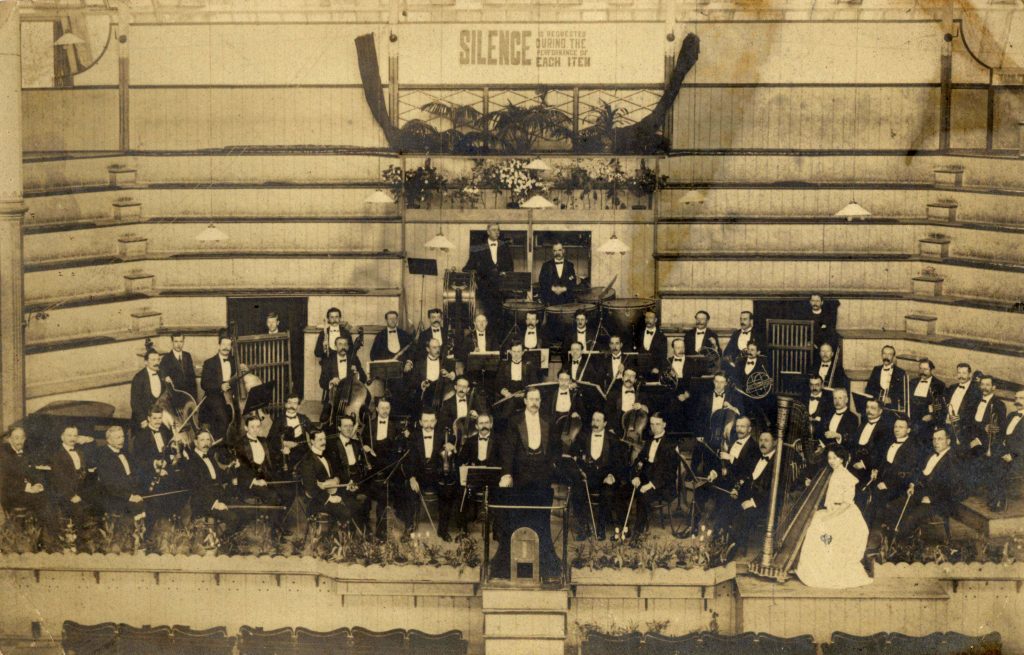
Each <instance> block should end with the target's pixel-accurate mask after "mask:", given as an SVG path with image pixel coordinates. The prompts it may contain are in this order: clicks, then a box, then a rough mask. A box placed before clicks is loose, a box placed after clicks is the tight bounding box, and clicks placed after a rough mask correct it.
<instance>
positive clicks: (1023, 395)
mask: <svg viewBox="0 0 1024 655" xmlns="http://www.w3.org/2000/svg"><path fill="white" fill-rule="evenodd" d="M1013 408H1014V411H1012V412H1010V413H1009V414H1008V415H1007V416H1006V420H1005V421H1004V422H1003V425H1002V428H1001V430H1000V431H999V436H998V437H996V439H995V441H994V442H993V443H992V457H990V458H989V471H988V475H987V476H986V477H985V478H984V486H985V487H986V492H987V493H986V495H987V498H988V508H989V509H991V510H992V511H994V512H1002V511H1004V510H1005V509H1006V491H1007V489H1006V487H1007V484H1009V481H1010V476H1011V475H1012V474H1013V473H1014V471H1016V470H1017V468H1018V467H1019V466H1020V464H1019V462H1018V459H1019V458H1020V456H1021V454H1022V452H1024V390H1020V391H1018V392H1017V393H1016V394H1014V396H1013Z"/></svg>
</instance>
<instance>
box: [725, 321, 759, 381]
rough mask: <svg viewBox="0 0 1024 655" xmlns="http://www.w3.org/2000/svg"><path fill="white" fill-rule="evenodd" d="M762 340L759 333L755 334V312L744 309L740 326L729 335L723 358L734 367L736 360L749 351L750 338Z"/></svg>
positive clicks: (728, 364) (729, 365)
mask: <svg viewBox="0 0 1024 655" xmlns="http://www.w3.org/2000/svg"><path fill="white" fill-rule="evenodd" d="M751 339H753V340H754V341H760V339H759V338H758V336H757V335H755V334H754V314H753V313H751V312H749V311H747V310H743V311H742V312H740V326H739V328H737V329H735V330H733V331H732V334H731V335H730V336H729V343H728V344H727V345H726V346H725V350H724V351H722V359H724V360H725V365H726V366H727V367H730V368H731V367H732V366H733V365H734V364H735V362H737V361H739V360H740V359H741V358H742V357H743V356H744V355H745V354H746V353H747V344H748V343H750V340H751Z"/></svg>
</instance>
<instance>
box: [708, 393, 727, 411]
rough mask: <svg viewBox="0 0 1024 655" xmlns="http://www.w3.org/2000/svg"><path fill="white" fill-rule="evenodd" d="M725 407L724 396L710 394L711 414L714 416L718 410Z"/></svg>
mask: <svg viewBox="0 0 1024 655" xmlns="http://www.w3.org/2000/svg"><path fill="white" fill-rule="evenodd" d="M723 407H725V394H724V393H723V394H717V393H712V394H711V413H712V414H714V413H715V412H717V411H718V410H720V409H722V408H723Z"/></svg>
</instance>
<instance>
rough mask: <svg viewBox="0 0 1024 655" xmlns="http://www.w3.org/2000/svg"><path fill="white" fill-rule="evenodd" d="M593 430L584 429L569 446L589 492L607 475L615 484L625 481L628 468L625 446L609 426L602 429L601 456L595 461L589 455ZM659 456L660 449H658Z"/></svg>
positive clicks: (627, 453) (627, 455) (594, 489)
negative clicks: (611, 477) (613, 479)
mask: <svg viewBox="0 0 1024 655" xmlns="http://www.w3.org/2000/svg"><path fill="white" fill-rule="evenodd" d="M592 432H593V430H591V429H589V428H588V429H586V430H584V431H583V432H580V434H579V435H578V436H577V437H576V440H575V441H573V442H572V445H571V446H569V455H571V456H572V457H575V458H576V462H577V464H578V465H579V467H580V470H582V471H583V472H584V473H586V475H587V484H589V485H590V491H591V492H592V493H593V492H595V491H597V489H598V487H597V486H596V485H601V484H603V482H602V481H603V480H604V478H605V477H607V476H608V475H613V476H615V482H616V484H619V483H622V482H623V481H624V480H625V477H626V473H627V472H628V468H629V452H627V450H626V446H625V444H623V443H622V442H621V441H619V437H618V435H617V434H616V432H614V431H613V430H611V428H610V427H609V426H605V429H604V439H603V441H604V443H603V444H602V445H601V454H600V456H599V457H598V458H597V459H594V458H593V457H591V454H590V437H591V433H592ZM658 450H659V456H660V450H661V447H659V448H658Z"/></svg>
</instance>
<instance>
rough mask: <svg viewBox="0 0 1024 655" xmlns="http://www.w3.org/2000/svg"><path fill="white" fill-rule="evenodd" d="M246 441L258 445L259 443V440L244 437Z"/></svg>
mask: <svg viewBox="0 0 1024 655" xmlns="http://www.w3.org/2000/svg"><path fill="white" fill-rule="evenodd" d="M246 439H248V440H249V443H258V442H259V439H253V438H252V437H246Z"/></svg>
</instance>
